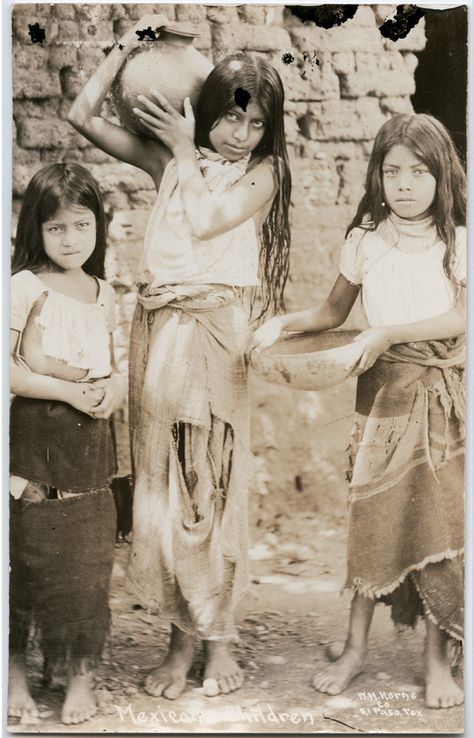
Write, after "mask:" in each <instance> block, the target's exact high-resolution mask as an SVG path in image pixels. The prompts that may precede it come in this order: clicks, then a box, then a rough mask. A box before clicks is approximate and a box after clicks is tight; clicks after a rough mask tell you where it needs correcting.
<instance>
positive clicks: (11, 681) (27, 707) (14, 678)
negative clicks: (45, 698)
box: [8, 657, 39, 720]
mask: <svg viewBox="0 0 474 738" xmlns="http://www.w3.org/2000/svg"><path fill="white" fill-rule="evenodd" d="M8 716H9V717H18V718H23V720H25V719H27V718H32V719H33V720H36V719H37V718H38V717H39V712H38V708H37V707H36V703H35V701H34V699H33V697H32V696H31V694H30V690H29V689H28V683H27V680H26V663H25V660H24V658H23V657H21V658H18V659H16V658H15V659H11V660H10V665H9V673H8Z"/></svg>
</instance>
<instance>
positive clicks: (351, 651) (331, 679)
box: [313, 646, 366, 694]
mask: <svg viewBox="0 0 474 738" xmlns="http://www.w3.org/2000/svg"><path fill="white" fill-rule="evenodd" d="M365 655H366V654H365V652H362V651H359V650H357V649H355V648H350V647H347V646H346V648H345V649H344V653H343V654H342V656H341V657H340V658H339V659H337V661H335V663H333V664H330V665H329V666H327V667H326V668H325V669H324V670H323V671H322V672H321V673H320V674H316V676H315V677H314V679H313V687H314V688H315V689H317V690H318V692H325V693H326V694H340V693H341V692H343V691H344V690H345V689H346V687H347V686H348V685H349V684H350V682H351V681H352V680H353V679H354V678H355V677H356V676H357V675H358V674H360V672H361V671H362V669H363V668H364V664H365Z"/></svg>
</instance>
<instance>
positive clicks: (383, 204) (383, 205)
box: [382, 200, 386, 208]
mask: <svg viewBox="0 0 474 738" xmlns="http://www.w3.org/2000/svg"><path fill="white" fill-rule="evenodd" d="M382 207H383V208H384V207H386V206H385V203H384V201H383V200H382Z"/></svg>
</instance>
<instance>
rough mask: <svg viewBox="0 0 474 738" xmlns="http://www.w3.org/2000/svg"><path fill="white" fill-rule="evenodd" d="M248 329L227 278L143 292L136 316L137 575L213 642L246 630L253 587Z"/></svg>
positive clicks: (155, 598) (171, 615) (181, 620)
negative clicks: (246, 604) (241, 620)
mask: <svg viewBox="0 0 474 738" xmlns="http://www.w3.org/2000/svg"><path fill="white" fill-rule="evenodd" d="M179 289H180V288H177V290H178V291H179ZM247 336H248V319H247V313H246V311H245V309H244V307H243V305H242V303H241V302H240V300H239V299H238V297H237V296H236V294H235V291H234V290H233V289H232V288H227V287H222V288H209V287H207V288H204V289H202V288H199V287H196V288H191V289H190V290H188V291H187V293H186V290H185V293H182V294H179V293H178V294H177V293H176V290H175V289H174V288H168V289H167V288H164V289H163V290H161V291H160V293H159V294H155V295H153V296H147V295H143V294H142V295H140V298H139V302H138V304H137V308H136V312H135V316H134V320H133V323H132V331H131V348H130V372H129V373H130V429H131V444H132V457H133V468H134V483H135V487H134V510H133V541H132V551H131V558H130V566H129V575H130V579H131V582H132V585H133V586H134V589H135V590H136V591H137V592H138V594H140V595H141V597H142V599H143V600H144V601H145V602H146V603H147V605H149V606H152V607H157V608H158V609H159V611H160V613H161V614H162V615H163V616H165V617H167V618H168V619H169V620H170V621H171V622H172V623H174V624H175V625H177V626H178V627H179V628H180V629H181V630H183V631H184V632H186V633H189V634H192V635H195V636H197V637H198V638H201V639H205V640H219V639H223V640H225V639H231V638H234V637H236V635H237V633H236V628H235V623H234V608H235V605H236V603H237V601H238V600H239V598H240V596H241V595H242V592H243V590H244V588H245V587H246V585H247V574H248V572H247V490H248V474H249V462H250V451H249V399H248V391H247V369H246V364H245V359H244V351H245V346H246V341H247Z"/></svg>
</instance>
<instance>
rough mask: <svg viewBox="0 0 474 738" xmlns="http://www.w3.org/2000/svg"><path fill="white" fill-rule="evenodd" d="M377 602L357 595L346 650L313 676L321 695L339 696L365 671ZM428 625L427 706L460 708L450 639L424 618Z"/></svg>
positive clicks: (460, 696) (426, 655)
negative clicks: (370, 631) (449, 654)
mask: <svg viewBox="0 0 474 738" xmlns="http://www.w3.org/2000/svg"><path fill="white" fill-rule="evenodd" d="M376 602H377V601H376V600H375V599H368V598H367V597H363V596H362V595H359V594H355V595H354V598H353V600H352V603H351V612H350V620H349V633H348V636H347V640H346V643H345V647H344V651H343V652H342V654H341V656H340V657H339V658H338V659H337V660H336V661H335V663H333V664H330V665H329V666H327V667H326V668H325V669H324V670H323V671H322V672H321V673H320V674H317V675H316V676H315V677H314V680H313V686H314V688H315V689H317V690H318V692H325V693H326V694H340V692H342V691H344V689H346V687H347V686H348V685H349V684H350V682H351V681H352V679H353V678H354V677H355V676H357V674H360V672H361V671H362V669H363V667H364V662H365V657H366V654H367V649H368V636H369V629H370V624H371V622H372V616H373V613H374V607H375V604H376ZM425 623H426V650H425V681H426V692H425V702H426V705H427V706H428V707H433V708H440V707H454V706H455V705H460V704H462V703H463V701H464V695H463V691H462V690H461V689H460V688H459V687H458V685H457V684H456V682H455V681H454V679H453V677H452V674H451V666H450V663H449V658H448V651H447V646H448V636H447V635H446V633H444V631H442V630H441V629H440V628H439V627H438V626H437V625H436V623H433V622H432V621H431V620H430V619H429V618H428V616H426V617H425Z"/></svg>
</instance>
